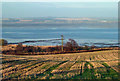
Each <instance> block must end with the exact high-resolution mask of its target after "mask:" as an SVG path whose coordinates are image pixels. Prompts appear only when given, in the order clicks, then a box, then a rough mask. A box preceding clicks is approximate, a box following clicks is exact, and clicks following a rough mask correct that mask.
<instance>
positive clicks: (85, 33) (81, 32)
mask: <svg viewBox="0 0 120 81" xmlns="http://www.w3.org/2000/svg"><path fill="white" fill-rule="evenodd" d="M61 35H64V39H65V40H64V42H66V41H68V39H70V38H71V39H74V40H76V41H77V43H79V45H83V44H85V43H89V44H90V45H92V44H93V43H107V44H108V43H118V29H117V28H89V27H70V28H68V27H3V29H2V38H4V39H6V40H8V42H9V43H14V42H22V41H26V40H43V39H45V40H47V39H56V38H58V39H60V38H61ZM56 42H57V43H56ZM60 42H61V41H54V42H41V43H39V42H37V43H26V44H27V45H59V44H60Z"/></svg>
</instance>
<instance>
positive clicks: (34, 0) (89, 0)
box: [1, 0, 119, 2]
mask: <svg viewBox="0 0 120 81" xmlns="http://www.w3.org/2000/svg"><path fill="white" fill-rule="evenodd" d="M1 1H2V2H119V0H1Z"/></svg>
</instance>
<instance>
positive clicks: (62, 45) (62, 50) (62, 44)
mask: <svg viewBox="0 0 120 81" xmlns="http://www.w3.org/2000/svg"><path fill="white" fill-rule="evenodd" d="M61 37H62V38H61V40H62V51H63V35H61Z"/></svg>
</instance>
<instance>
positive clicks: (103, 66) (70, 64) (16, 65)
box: [1, 50, 120, 79]
mask: <svg viewBox="0 0 120 81" xmlns="http://www.w3.org/2000/svg"><path fill="white" fill-rule="evenodd" d="M119 60H120V59H119V58H118V50H108V51H97V52H84V53H72V54H58V55H57V54H56V55H23V56H22V55H2V69H1V71H2V77H3V79H118V72H119V65H118V64H119V63H118V61H119Z"/></svg>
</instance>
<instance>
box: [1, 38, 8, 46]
mask: <svg viewBox="0 0 120 81" xmlns="http://www.w3.org/2000/svg"><path fill="white" fill-rule="evenodd" d="M7 44H8V42H7V40H5V39H0V46H5V45H7Z"/></svg>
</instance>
